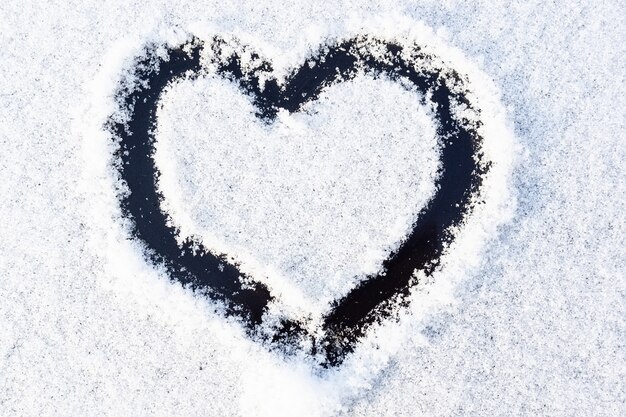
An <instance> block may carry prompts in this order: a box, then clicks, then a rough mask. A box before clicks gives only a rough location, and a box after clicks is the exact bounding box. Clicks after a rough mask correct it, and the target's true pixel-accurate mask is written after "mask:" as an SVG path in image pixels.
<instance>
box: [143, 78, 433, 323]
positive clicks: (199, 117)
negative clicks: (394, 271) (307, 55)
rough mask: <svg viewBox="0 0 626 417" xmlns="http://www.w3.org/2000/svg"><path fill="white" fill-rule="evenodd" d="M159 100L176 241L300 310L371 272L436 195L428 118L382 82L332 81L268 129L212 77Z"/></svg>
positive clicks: (414, 100) (322, 304)
mask: <svg viewBox="0 0 626 417" xmlns="http://www.w3.org/2000/svg"><path fill="white" fill-rule="evenodd" d="M162 103H163V107H162V108H161V111H160V112H159V115H158V117H159V126H158V129H159V134H158V136H157V140H158V144H157V151H156V156H155V158H156V160H157V166H158V168H159V171H160V172H161V177H160V178H159V184H160V185H161V189H162V190H163V193H164V196H165V199H166V200H165V201H166V204H167V203H168V202H169V203H170V204H169V205H170V206H174V204H175V203H174V202H176V203H178V204H177V206H175V208H172V209H171V210H169V211H170V212H171V215H172V218H173V219H175V221H176V222H177V224H179V225H180V226H179V227H180V228H181V238H182V237H186V236H190V235H193V234H196V235H200V236H202V238H203V239H202V240H203V242H204V244H205V245H209V247H212V248H214V250H215V251H216V252H217V253H227V254H230V255H232V256H235V257H236V258H237V259H238V260H239V262H242V263H243V264H242V268H243V269H244V270H246V271H247V272H249V273H251V274H252V275H253V276H265V275H267V276H268V278H269V285H270V286H271V287H273V289H278V288H276V287H279V288H281V289H282V291H281V293H282V294H285V296H287V295H288V294H293V302H294V303H295V304H298V305H301V306H302V307H305V308H306V309H307V310H322V311H323V310H326V309H327V308H328V305H329V304H330V302H331V301H332V300H334V299H335V298H339V297H340V296H342V295H345V294H346V293H347V292H348V290H349V289H350V288H352V287H353V286H354V284H355V279H356V278H358V277H359V276H362V275H363V274H373V273H376V272H377V271H378V269H379V265H380V263H382V261H383V260H384V259H385V258H386V257H387V256H388V252H389V250H388V248H389V247H393V246H394V245H395V244H396V242H397V241H398V240H399V239H401V238H402V237H403V236H404V235H406V234H407V233H408V231H409V230H410V227H411V224H412V222H413V221H414V220H415V216H416V215H417V213H419V211H420V209H421V208H422V207H424V206H425V205H426V202H427V201H428V199H429V198H430V197H431V196H432V194H433V192H434V184H435V176H436V173H437V169H438V165H439V155H438V143H437V135H436V127H435V124H434V120H432V116H431V115H429V114H427V113H426V109H425V108H424V106H422V105H421V104H420V100H419V96H418V95H417V94H415V93H413V92H409V91H406V90H405V89H404V88H403V87H402V86H400V85H399V84H397V83H394V82H392V81H389V80H386V81H385V80H374V79H373V78H371V77H365V76H361V77H359V78H358V79H356V80H355V81H353V82H350V83H342V84H338V85H335V86H333V87H331V88H329V89H327V90H326V91H325V92H324V93H323V95H322V96H321V97H320V98H319V100H316V101H314V102H311V103H308V104H307V106H306V107H305V108H304V109H302V111H301V112H298V113H295V114H293V115H289V113H288V112H286V111H283V112H281V113H280V114H279V116H278V120H277V121H276V122H275V123H272V124H271V125H267V124H266V123H264V122H263V121H261V120H259V119H258V118H257V117H256V116H255V114H254V113H255V111H256V110H255V107H254V105H253V104H252V103H251V102H250V99H249V98H248V97H247V96H244V95H242V94H241V91H240V90H239V89H238V88H237V87H236V86H235V85H234V84H233V83H232V82H228V81H224V80H222V79H220V78H217V79H216V78H214V79H212V80H210V79H209V80H208V79H200V80H196V81H186V82H184V83H179V84H177V85H176V86H175V87H174V88H173V89H171V90H170V91H168V93H167V95H166V96H165V97H164V98H163V101H162ZM389 109H394V111H393V112H390V111H389ZM367 120H376V123H375V124H373V125H371V126H370V125H367V122H366V121H367ZM364 125H365V126H367V128H364ZM207 126H210V127H207ZM203 150H205V151H203ZM212 241H215V243H213V244H212V245H210V242H212ZM385 249H387V250H385ZM246 254H247V256H246ZM252 254H254V256H253V255H252ZM246 258H252V260H248V261H247V262H246V261H245V259H246ZM250 264H256V268H253V267H252V266H251V265H250ZM255 269H260V270H261V271H263V270H264V269H265V270H268V269H269V270H270V271H272V270H273V271H272V272H270V273H266V274H263V273H262V272H260V271H255ZM273 283H274V284H278V285H272V284H273ZM299 289H301V291H299ZM273 292H274V293H276V292H275V291H273ZM307 307H308V308H307Z"/></svg>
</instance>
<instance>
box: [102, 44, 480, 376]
mask: <svg viewBox="0 0 626 417" xmlns="http://www.w3.org/2000/svg"><path fill="white" fill-rule="evenodd" d="M203 53H204V54H205V55H208V56H205V55H203ZM243 53H248V54H249V56H250V57H251V58H252V60H253V61H254V62H255V65H253V66H251V69H250V68H245V67H244V66H242V65H241V55H242V54H243ZM162 55H163V50H162V47H161V46H160V45H158V44H153V45H148V46H147V47H146V48H145V56H142V57H138V58H137V59H136V60H135V62H134V74H133V75H134V76H135V77H136V78H137V79H138V80H139V82H136V83H135V84H134V85H133V86H130V87H129V86H124V87H121V88H120V89H119V90H118V91H117V98H118V103H119V104H120V109H128V110H129V111H130V112H131V116H130V117H129V118H127V119H123V118H119V117H113V116H112V117H110V118H109V121H108V123H107V126H106V128H107V130H108V131H109V132H110V133H111V135H112V136H113V138H114V140H115V141H116V142H117V143H118V144H119V148H118V150H117V152H116V154H115V158H116V160H117V161H118V163H117V164H116V169H117V170H118V172H119V174H120V178H121V179H122V180H123V181H124V183H125V184H126V186H127V188H128V190H127V192H120V193H119V196H118V197H119V200H120V205H121V207H122V212H123V215H124V216H125V217H126V218H128V219H130V220H131V224H132V230H131V234H132V235H133V237H134V238H135V239H137V240H138V241H140V242H142V243H143V244H144V246H145V249H146V254H147V255H148V257H149V258H150V260H151V261H152V262H154V263H158V264H162V265H164V266H165V267H166V268H167V270H168V273H169V275H170V277H171V278H172V279H173V280H176V281H179V282H180V283H182V284H183V285H185V286H189V287H191V288H192V289H193V290H194V291H201V292H203V293H205V294H206V295H208V296H209V297H210V298H211V299H213V300H216V301H220V302H222V303H223V305H224V309H225V313H226V314H227V315H230V316H236V317H238V318H239V319H240V321H241V322H242V323H243V324H244V325H245V327H246V329H247V331H248V333H249V334H250V335H251V336H253V337H255V338H260V339H263V340H265V341H267V342H269V345H271V346H279V347H281V348H283V350H294V348H295V350H302V348H303V347H302V346H303V345H306V346H307V347H305V348H304V349H305V350H307V351H308V353H310V354H312V355H313V356H316V357H317V358H318V359H319V362H320V363H321V365H322V366H324V367H330V366H337V365H339V364H341V363H342V361H343V360H344V359H345V357H346V355H347V354H349V353H350V352H352V351H353V350H354V348H355V345H356V343H357V342H358V340H359V339H360V338H362V337H363V336H364V335H365V332H366V331H367V328H368V327H369V326H370V325H371V324H372V323H373V322H374V321H376V320H377V319H378V318H380V317H388V316H390V315H392V314H393V312H394V311H397V308H398V307H399V306H402V305H407V303H408V301H407V298H408V296H409V295H410V291H411V288H412V287H413V286H415V285H416V283H417V279H416V278H415V276H414V272H415V271H416V270H420V271H422V272H423V273H424V274H425V275H426V276H430V275H432V273H433V272H434V271H435V270H436V268H437V267H438V264H439V258H440V257H441V256H442V255H443V253H444V251H445V248H446V245H447V244H448V243H449V242H450V240H451V239H452V238H453V237H454V236H453V233H452V232H451V229H453V228H454V227H456V226H458V225H460V224H461V223H462V221H463V220H464V218H465V217H466V216H467V215H469V214H470V212H471V209H472V205H473V204H476V202H477V200H478V196H479V189H480V185H481V183H482V178H483V176H484V175H485V174H486V172H487V170H488V168H489V164H488V163H486V162H484V161H483V160H482V159H483V154H482V151H481V144H482V137H481V135H480V134H479V133H478V129H479V127H480V121H470V120H467V119H463V118H461V119H459V118H458V117H455V114H454V110H453V107H454V106H455V105H462V106H465V107H466V108H468V109H471V110H474V111H475V112H476V113H477V114H480V111H479V110H475V109H473V108H472V105H471V104H470V102H469V100H467V98H466V97H465V95H466V94H467V93H468V92H469V91H468V90H467V89H466V88H465V87H464V80H463V78H462V77H461V76H460V75H459V74H458V73H457V72H456V71H454V70H453V69H450V68H447V67H445V66H443V67H441V68H438V67H437V66H436V65H432V64H433V63H435V62H436V57H434V56H432V55H429V54H427V53H425V52H423V51H422V49H421V48H420V47H419V46H418V45H413V47H412V48H406V47H402V46H400V45H398V44H397V43H393V42H387V41H384V40H381V39H377V38H371V37H367V36H361V37H354V38H350V39H347V40H341V41H337V42H335V43H334V44H331V45H329V46H327V47H326V48H322V49H320V51H317V52H316V53H314V54H311V56H310V57H309V58H308V59H307V60H306V61H305V64H303V65H302V66H300V67H299V68H296V69H294V71H293V72H292V73H291V74H290V75H289V76H288V77H286V79H285V80H284V84H282V85H281V84H279V82H278V80H276V79H275V78H271V77H269V78H267V77H264V78H265V79H266V81H265V83H264V85H262V82H261V77H260V76H259V75H262V74H265V75H267V74H271V73H272V71H273V68H272V65H271V63H270V62H269V61H265V60H262V59H261V58H260V57H259V55H258V54H256V53H254V52H250V48H249V47H247V46H244V45H240V44H239V42H238V41H237V40H234V39H233V40H230V41H227V40H225V39H224V38H220V37H214V38H213V39H212V40H211V41H210V43H206V42H204V41H202V40H200V39H197V38H193V37H192V38H191V39H190V40H188V41H187V42H185V43H184V44H182V45H179V46H178V47H167V48H166V53H165V56H166V58H163V56H162ZM203 60H205V61H206V60H208V61H209V62H208V64H209V66H212V67H213V70H214V71H215V73H216V74H218V75H221V76H223V77H225V78H228V79H230V80H231V81H234V82H236V83H237V84H239V87H240V88H241V90H243V91H244V92H246V93H248V94H250V95H251V97H252V98H253V103H254V105H255V106H256V108H257V109H258V110H259V112H258V114H257V116H258V117H259V118H261V119H263V120H265V121H266V122H268V123H271V121H272V120H273V118H274V117H275V116H276V113H277V112H278V110H279V109H285V110H287V111H289V112H290V113H293V112H296V111H298V110H299V109H300V108H301V106H302V105H303V104H305V103H307V102H309V101H312V100H314V99H316V98H317V96H318V95H319V93H320V92H321V91H323V89H324V88H326V87H328V86H330V85H332V84H334V83H338V82H345V81H348V80H350V79H351V78H353V77H354V76H355V75H356V74H357V73H359V71H360V70H363V71H365V72H366V73H368V72H369V73H370V74H371V75H374V76H375V77H378V76H380V75H381V74H383V75H385V76H388V77H389V78H390V79H392V80H394V81H400V80H402V81H406V80H408V82H409V83H410V84H411V85H412V86H413V87H415V88H416V89H417V90H418V91H419V92H420V93H422V95H423V97H422V104H427V103H426V100H427V97H428V100H430V101H431V102H432V103H434V104H435V105H436V106H435V109H434V110H435V113H436V114H437V121H438V122H439V126H438V132H437V133H438V136H439V137H440V138H441V158H440V160H441V162H442V167H443V169H442V172H441V174H440V176H439V178H438V179H437V181H436V182H437V191H436V193H435V195H434V196H433V197H432V198H431V200H430V201H429V203H428V204H427V206H426V207H424V208H423V209H422V210H421V211H420V213H419V215H418V216H417V220H416V221H415V223H414V225H413V228H412V231H411V233H410V234H409V235H408V237H407V238H406V239H405V240H404V241H403V243H402V244H401V245H400V247H399V248H398V249H397V250H396V251H395V252H394V253H392V254H391V255H390V256H389V257H388V258H387V259H386V260H385V261H384V262H383V267H382V268H381V272H380V273H379V274H377V275H376V276H370V277H368V278H367V279H365V280H363V281H361V282H360V283H359V284H358V285H357V286H356V287H355V288H353V289H352V290H351V291H350V292H349V293H348V294H347V295H346V296H344V297H342V298H341V299H339V300H336V301H335V302H334V303H333V306H332V308H331V310H330V311H329V313H328V314H326V315H325V316H324V319H323V325H322V327H321V329H318V331H317V332H315V333H310V332H308V331H307V329H306V326H305V324H306V323H305V322H306V319H304V318H303V319H301V320H292V319H287V318H281V319H280V320H279V322H278V323H274V324H273V325H272V326H271V329H270V330H267V329H263V330H262V331H261V330H260V329H262V327H263V325H264V324H266V323H264V314H265V312H266V309H267V306H268V304H269V303H270V302H272V301H274V297H272V295H271V293H270V291H269V289H268V288H267V287H266V286H265V285H264V284H262V283H260V282H258V281H254V280H252V279H251V277H246V276H245V274H242V273H241V272H240V271H239V269H238V265H237V264H236V263H234V262H232V259H231V260H229V258H228V257H227V256H226V255H223V254H213V253H211V252H210V251H209V250H207V249H206V248H205V247H204V246H203V245H202V243H201V242H197V241H195V240H194V238H193V237H189V238H187V239H186V240H185V241H184V242H183V243H182V246H181V245H179V244H178V243H177V239H176V237H177V235H178V230H177V229H176V227H175V226H173V221H172V219H171V218H170V216H169V215H168V214H167V213H166V212H165V211H164V210H163V209H162V208H161V202H162V201H163V195H162V194H161V193H160V191H159V190H158V178H159V172H158V169H157V168H156V165H155V163H154V159H153V156H154V146H155V144H156V138H155V137H154V129H153V128H154V127H155V126H156V124H157V117H156V110H157V107H158V104H159V98H160V95H161V92H162V91H163V90H164V89H165V88H166V87H167V86H168V85H170V84H171V83H173V82H175V81H176V80H178V79H180V78H185V77H189V78H193V77H199V76H202V75H203V74H205V73H206V68H207V62H203ZM306 62H308V63H310V62H313V63H314V65H310V64H307V63H306ZM437 63H438V64H441V63H439V62H437ZM419 64H421V66H420V65H419ZM429 64H431V65H429ZM448 84H450V85H448ZM242 277H243V278H244V279H242ZM303 341H308V345H307V343H303Z"/></svg>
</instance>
